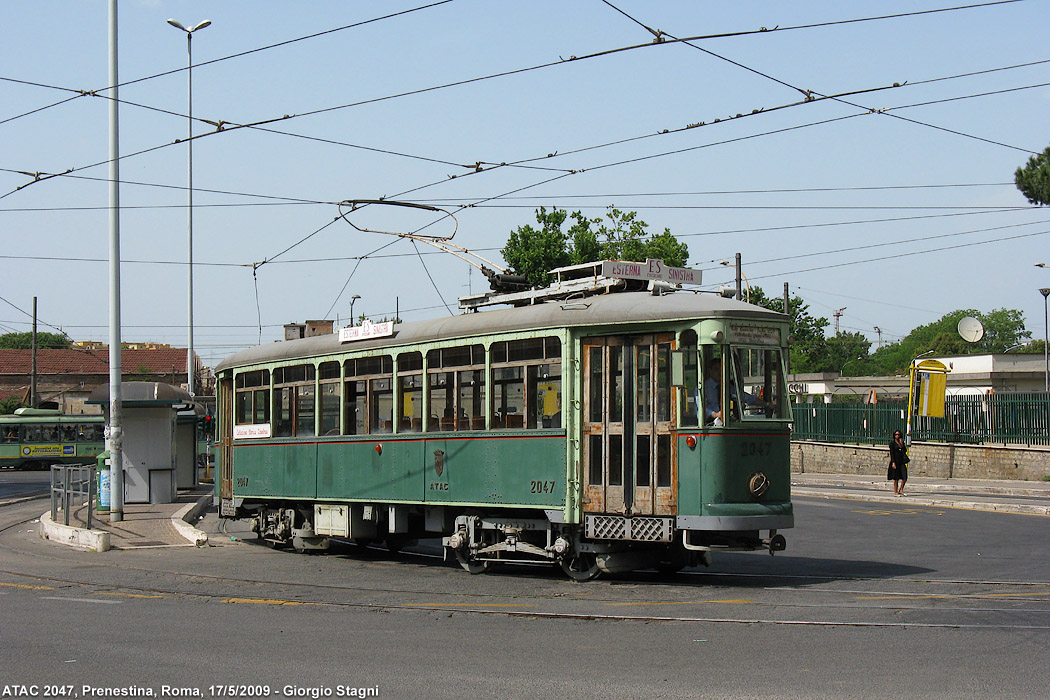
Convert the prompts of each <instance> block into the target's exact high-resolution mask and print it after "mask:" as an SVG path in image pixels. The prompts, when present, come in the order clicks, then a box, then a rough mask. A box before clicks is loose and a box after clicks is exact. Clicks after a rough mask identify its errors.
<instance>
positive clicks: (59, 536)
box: [40, 484, 212, 552]
mask: <svg viewBox="0 0 1050 700" xmlns="http://www.w3.org/2000/svg"><path fill="white" fill-rule="evenodd" d="M211 502H212V490H211V488H210V486H209V485H207V484H204V485H202V486H201V487H200V488H197V489H192V490H185V491H180V492H179V495H178V498H177V500H176V501H175V502H174V503H130V504H128V503H126V504H124V519H123V520H122V521H120V522H116V523H113V522H110V516H109V513H101V514H100V513H93V514H92V521H91V529H88V527H87V523H86V522H85V521H86V519H87V508H86V507H83V506H82V507H80V508H77V509H75V510H73V512H72V513H70V519H69V525H68V526H67V525H65V524H64V522H65V519H64V516H63V515H62V513H61V512H59V513H58V515H57V518H56V520H55V521H54V522H53V521H52V520H51V511H50V510H48V511H47V512H46V513H44V515H42V516H41V518H40V536H41V537H42V538H44V539H46V540H50V541H52V542H56V543H59V544H65V545H68V546H71V547H76V548H78V549H88V550H92V551H96V552H105V551H107V550H110V549H142V548H148V547H175V546H182V547H190V546H197V547H203V546H205V545H207V544H208V535H207V534H206V533H204V532H202V531H201V530H198V529H197V528H196V527H194V524H195V523H196V522H197V520H198V519H199V516H200V514H201V513H202V512H203V511H204V510H206V509H207V508H208V507H209V506H211Z"/></svg>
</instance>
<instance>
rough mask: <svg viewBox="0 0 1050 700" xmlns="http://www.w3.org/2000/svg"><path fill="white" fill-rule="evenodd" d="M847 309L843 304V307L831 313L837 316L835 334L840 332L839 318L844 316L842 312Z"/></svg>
mask: <svg viewBox="0 0 1050 700" xmlns="http://www.w3.org/2000/svg"><path fill="white" fill-rule="evenodd" d="M845 310H846V307H845V306H843V307H842V308H841V309H839V310H838V311H836V312H835V313H833V314H831V315H832V316H834V317H835V335H838V334H839V319H840V318H842V312H843V311H845Z"/></svg>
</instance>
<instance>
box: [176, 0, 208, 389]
mask: <svg viewBox="0 0 1050 700" xmlns="http://www.w3.org/2000/svg"><path fill="white" fill-rule="evenodd" d="M168 24H170V25H171V26H173V27H175V28H176V29H181V30H182V31H184V32H185V33H186V60H187V66H186V76H187V89H186V94H187V98H186V99H187V103H188V112H189V113H188V115H187V116H188V119H187V129H188V132H187V134H188V135H187V138H186V153H187V166H186V170H187V180H188V183H187V188H186V193H187V197H188V199H189V203H188V207H187V209H188V213H187V229H188V231H187V248H188V253H187V259H188V265H187V266H186V267H187V269H188V270H189V271H188V272H187V276H188V279H187V283H188V284H187V287H188V291H187V299H186V305H187V307H188V308H187V324H186V333H187V347H186V391H187V392H189V395H190V396H193V395H194V386H193V385H194V375H196V373H197V363H196V361H195V359H194V355H193V32H195V31H197V30H198V29H204V28H205V27H207V26H208V25H210V24H211V20H210V19H206V20H204V21H203V22H199V23H198V24H196V25H194V26H192V27H189V28H188V29H187V28H186V27H184V26H182V24H181V23H179V22H177V21H176V20H173V19H169V20H168Z"/></svg>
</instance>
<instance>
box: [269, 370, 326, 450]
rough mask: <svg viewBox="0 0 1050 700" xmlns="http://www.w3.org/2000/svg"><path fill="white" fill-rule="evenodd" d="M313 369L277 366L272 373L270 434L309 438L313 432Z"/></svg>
mask: <svg viewBox="0 0 1050 700" xmlns="http://www.w3.org/2000/svg"><path fill="white" fill-rule="evenodd" d="M316 376H317V369H316V368H315V367H314V366H313V365H293V366H291V367H278V368H277V369H275V370H274V371H273V383H274V414H275V418H276V421H275V425H274V431H273V434H274V436H276V437H293V436H298V437H312V436H313V435H314V434H315V430H314V412H315V410H316V409H315V406H314V398H315V396H314V380H315V378H316Z"/></svg>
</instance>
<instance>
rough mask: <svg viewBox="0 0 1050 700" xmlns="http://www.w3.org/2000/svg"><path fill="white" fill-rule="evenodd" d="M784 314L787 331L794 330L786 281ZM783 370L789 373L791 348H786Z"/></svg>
mask: <svg viewBox="0 0 1050 700" xmlns="http://www.w3.org/2000/svg"><path fill="white" fill-rule="evenodd" d="M784 314H785V315H786V316H787V317H788V321H789V323H788V331H789V332H791V331H793V330H794V328H792V326H793V325H794V323H793V322H792V321H791V296H790V295H789V294H788V283H787V282H785V283H784ZM784 370H785V371H786V372H787V373H788V374H791V348H788V351H787V353H785V356H784Z"/></svg>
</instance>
